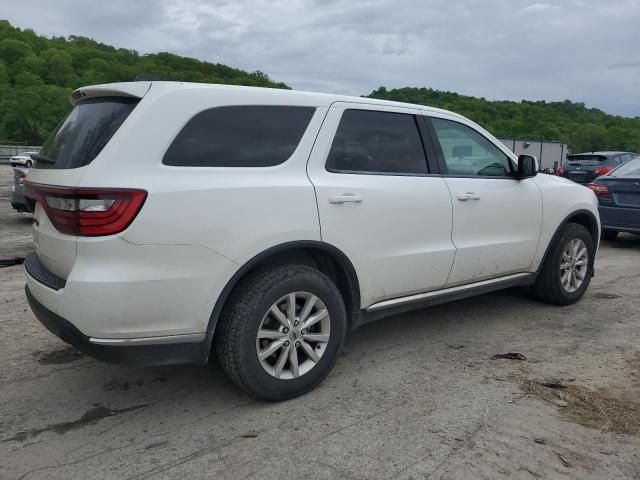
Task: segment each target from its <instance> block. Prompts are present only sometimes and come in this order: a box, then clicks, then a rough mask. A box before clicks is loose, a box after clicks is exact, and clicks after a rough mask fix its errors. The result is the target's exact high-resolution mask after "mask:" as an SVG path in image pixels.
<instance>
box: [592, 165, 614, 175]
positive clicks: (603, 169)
mask: <svg viewBox="0 0 640 480" xmlns="http://www.w3.org/2000/svg"><path fill="white" fill-rule="evenodd" d="M611 170H613V167H600V168H596V169H595V170H594V171H593V173H594V174H596V175H606V174H607V173H609V172H610V171H611Z"/></svg>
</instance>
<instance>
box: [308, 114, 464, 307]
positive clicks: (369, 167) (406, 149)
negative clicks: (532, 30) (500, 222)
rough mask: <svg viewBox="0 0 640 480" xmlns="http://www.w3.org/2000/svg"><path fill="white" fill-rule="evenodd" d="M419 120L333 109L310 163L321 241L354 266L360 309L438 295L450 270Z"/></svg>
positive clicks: (447, 238)
mask: <svg viewBox="0 0 640 480" xmlns="http://www.w3.org/2000/svg"><path fill="white" fill-rule="evenodd" d="M417 114H418V111H416V110H412V109H401V108H400V109H399V108H389V107H386V106H379V105H371V104H360V103H353V104H352V103H343V102H337V103H334V104H333V105H332V106H331V108H330V109H329V111H328V113H327V117H326V118H325V121H324V123H323V126H322V128H321V131H320V133H319V136H318V138H317V139H316V143H315V146H314V148H313V151H312V153H311V157H310V159H309V163H308V175H309V178H310V180H311V182H312V183H313V185H314V187H315V191H316V198H317V202H318V212H319V215H320V229H321V235H322V240H323V241H324V242H327V243H330V244H332V245H333V246H335V247H337V248H339V249H340V250H342V252H344V253H345V254H346V255H347V256H348V257H349V259H350V260H351V261H352V263H353V265H354V268H355V269H356V273H357V275H358V280H359V283H360V290H361V306H362V307H363V308H364V307H367V306H369V305H371V304H372V303H375V302H377V301H381V300H385V299H389V298H395V297H401V296H404V295H410V294H413V293H417V292H424V291H428V290H436V289H439V288H442V287H443V286H444V284H445V282H446V280H447V277H448V275H449V271H450V270H451V265H452V262H453V257H454V252H455V249H454V246H453V243H452V242H451V229H452V222H451V218H452V217H451V215H452V205H451V198H450V196H449V191H448V189H447V186H446V184H445V181H444V179H443V178H442V177H440V176H439V175H432V174H430V172H429V168H428V165H427V158H426V156H425V151H424V145H423V137H424V136H425V135H427V136H428V133H427V132H426V129H425V127H424V125H423V124H421V122H420V120H419V117H418V116H417ZM421 130H422V132H421ZM429 148H431V146H430V145H429ZM430 157H431V159H432V160H433V161H434V162H435V154H433V153H431V154H430ZM434 165H435V163H434Z"/></svg>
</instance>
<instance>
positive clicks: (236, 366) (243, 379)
mask: <svg viewBox="0 0 640 480" xmlns="http://www.w3.org/2000/svg"><path fill="white" fill-rule="evenodd" d="M292 293H293V294H294V299H296V300H295V301H294V302H293V304H294V305H297V307H296V313H295V314H294V315H293V318H295V319H296V321H297V319H302V318H303V316H304V310H305V309H304V306H306V303H307V301H309V303H312V300H305V297H304V295H308V296H307V297H306V298H307V299H312V298H313V296H315V297H317V300H316V301H313V302H314V303H313V304H314V305H315V306H314V307H313V310H310V311H312V312H315V313H313V314H311V313H309V312H307V314H308V318H309V319H310V318H311V317H314V315H316V317H314V318H319V317H322V316H323V314H322V312H323V311H326V312H327V313H328V317H326V316H324V317H323V320H321V321H317V322H316V323H315V326H311V327H309V331H307V332H306V334H307V335H308V334H310V333H311V335H313V332H310V330H312V329H316V331H317V329H320V328H323V329H325V330H323V331H321V332H320V333H319V334H316V335H326V334H325V333H323V332H324V331H329V332H330V333H329V334H328V341H327V342H326V343H322V344H321V343H313V341H312V340H307V341H305V340H304V339H307V338H308V337H304V338H303V337H302V334H303V331H302V330H300V328H302V327H303V326H304V323H305V322H302V323H301V324H299V325H298V324H296V325H298V326H297V327H293V326H292V328H291V329H287V328H286V327H283V320H282V319H281V320H280V321H277V316H276V315H274V314H273V313H271V312H273V308H272V306H273V307H274V308H275V309H276V310H278V309H279V308H280V312H281V313H280V314H281V315H284V317H286V318H285V319H284V321H285V322H289V320H288V319H287V318H288V317H290V316H291V315H290V314H289V309H288V305H290V304H291V303H290V300H289V299H290V298H291V296H290V294H292ZM301 295H302V296H301ZM278 302H282V303H278ZM319 306H321V307H323V308H320V307H319ZM278 307H279V308H278ZM282 312H284V313H282ZM287 324H289V325H293V323H287ZM267 325H269V328H271V330H268V331H270V332H276V333H277V334H278V335H282V337H279V338H278V339H276V340H272V339H271V337H269V338H268V339H267V338H265V339H262V340H261V339H258V330H260V331H261V332H264V331H265V329H267ZM327 325H329V327H330V328H329V329H328V330H327ZM284 330H289V332H288V334H287V335H286V336H285V334H284V333H282V331H284ZM346 331H347V314H346V310H345V306H344V302H343V300H342V296H341V295H340V292H339V291H338V289H337V288H336V286H335V285H334V284H333V282H332V281H331V280H330V279H329V278H328V277H327V276H326V275H324V274H322V273H321V272H319V271H318V270H315V269H313V268H311V267H307V266H304V265H281V266H273V267H265V268H263V269H260V270H258V271H255V272H252V273H250V274H249V275H247V276H246V277H245V278H244V279H242V280H241V281H240V284H239V285H238V286H237V287H236V288H235V289H234V291H233V292H232V294H231V295H230V297H229V299H228V300H227V303H226V305H225V307H224V309H223V311H222V314H221V317H220V320H219V323H218V326H217V328H216V332H215V336H214V348H215V352H216V356H217V357H218V360H219V361H220V364H221V365H222V367H223V369H224V371H225V372H226V373H227V375H228V376H229V377H230V378H231V380H233V381H234V382H235V383H236V384H237V385H239V386H240V387H241V388H242V389H244V390H245V391H246V392H247V393H249V394H250V395H252V396H253V397H256V398H259V399H263V400H268V401H281V400H286V399H289V398H293V397H297V396H299V395H302V394H304V393H306V392H308V391H310V390H312V389H313V388H315V387H316V386H317V385H318V384H319V383H320V382H322V380H324V379H325V377H326V376H327V375H328V374H329V372H330V371H331V370H332V369H333V367H334V365H335V362H336V359H337V357H338V353H339V352H340V350H341V349H342V346H343V344H344V339H345V336H346ZM281 339H282V341H285V340H286V342H285V343H287V344H288V345H289V347H288V349H289V350H288V352H289V353H285V354H284V355H283V357H285V358H286V359H285V360H284V363H283V364H282V365H283V366H281V367H280V368H281V372H280V373H279V374H277V373H276V371H277V366H278V365H279V363H280V359H281V357H280V355H282V354H283V352H285V351H287V350H286V349H285V347H284V346H283V347H282V348H281V349H279V350H277V351H274V353H273V354H272V355H271V356H269V357H267V358H266V359H262V360H261V359H260V358H259V352H261V353H264V352H266V351H267V350H268V349H269V348H270V346H271V345H272V344H271V343H270V342H273V344H275V343H276V341H280V340H281ZM300 342H302V343H304V344H305V345H304V346H301V347H300V348H296V345H298V343H300ZM304 347H313V348H311V351H312V353H313V354H314V355H315V356H317V355H318V352H320V354H319V355H320V357H319V359H318V360H317V361H315V362H314V361H313V360H312V358H311V356H309V355H307V353H306V352H307V351H308V350H305V348H304ZM294 349H295V350H294ZM291 351H295V352H296V353H295V355H296V359H297V360H296V361H295V362H293V363H292V360H291ZM301 360H302V361H303V362H302V363H299V362H300V361H301ZM269 362H271V363H269ZM310 362H311V363H310ZM294 363H295V365H296V366H295V367H294ZM297 365H299V367H298V366H297ZM270 367H272V368H270ZM298 368H299V370H298ZM305 368H306V369H307V370H306V371H305V370H304V369H305ZM294 372H295V373H298V376H295V373H294ZM275 375H278V377H276V376H275Z"/></svg>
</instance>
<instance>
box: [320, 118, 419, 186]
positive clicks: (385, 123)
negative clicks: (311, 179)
mask: <svg viewBox="0 0 640 480" xmlns="http://www.w3.org/2000/svg"><path fill="white" fill-rule="evenodd" d="M326 167H327V170H329V171H332V172H342V173H390V174H425V173H427V159H426V157H425V154H424V149H423V147H422V141H421V139H420V133H419V131H418V126H417V124H416V120H415V117H414V116H413V115H408V114H404V113H392V112H377V111H373V110H345V111H344V113H343V114H342V118H341V119H340V124H339V125H338V130H337V132H336V136H335V138H334V139H333V143H332V145H331V150H330V151H329V156H328V158H327V164H326Z"/></svg>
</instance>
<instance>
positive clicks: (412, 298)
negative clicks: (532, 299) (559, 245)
mask: <svg viewBox="0 0 640 480" xmlns="http://www.w3.org/2000/svg"><path fill="white" fill-rule="evenodd" d="M530 275H531V273H514V274H513V275H507V276H505V277H499V278H491V279H489V280H483V281H481V282H475V283H467V284H465V285H459V286H457V287H449V288H444V289H442V290H434V291H431V292H426V293H418V294H416V295H409V296H407V297H399V298H392V299H391V300H384V301H382V302H378V303H374V304H373V305H370V306H369V307H367V308H366V311H367V312H375V311H377V310H382V309H383V308H389V307H395V306H398V305H403V304H405V303H414V302H420V301H422V300H428V299H430V298H437V297H441V296H446V295H451V294H452V293H458V292H463V291H465V290H472V289H474V288H478V287H484V286H486V285H493V284H496V283H501V282H508V281H510V280H517V279H519V278H524V277H528V276H530Z"/></svg>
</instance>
